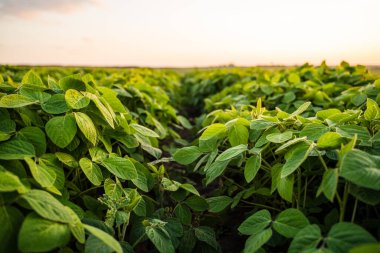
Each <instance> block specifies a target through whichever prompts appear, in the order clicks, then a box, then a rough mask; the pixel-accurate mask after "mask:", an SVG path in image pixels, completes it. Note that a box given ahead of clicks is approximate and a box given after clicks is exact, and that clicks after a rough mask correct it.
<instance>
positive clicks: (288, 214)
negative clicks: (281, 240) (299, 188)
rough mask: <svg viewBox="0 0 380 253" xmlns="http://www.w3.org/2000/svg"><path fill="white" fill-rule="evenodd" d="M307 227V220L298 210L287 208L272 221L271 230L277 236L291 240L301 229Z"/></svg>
mask: <svg viewBox="0 0 380 253" xmlns="http://www.w3.org/2000/svg"><path fill="white" fill-rule="evenodd" d="M307 225H309V220H308V219H307V218H306V217H305V215H304V214H303V213H302V212H301V211H299V210H298V209H294V208H288V209H286V210H285V211H282V212H281V213H280V214H279V215H278V216H277V217H276V219H275V220H274V221H273V228H274V230H276V231H277V232H278V233H279V234H281V235H283V236H285V237H287V238H293V237H294V236H295V235H296V234H297V233H298V232H299V231H300V230H301V229H303V228H304V227H306V226H307Z"/></svg>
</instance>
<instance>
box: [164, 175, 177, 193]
mask: <svg viewBox="0 0 380 253" xmlns="http://www.w3.org/2000/svg"><path fill="white" fill-rule="evenodd" d="M161 184H162V187H163V188H164V190H167V191H172V192H175V191H177V190H178V188H179V186H180V185H181V184H180V183H179V182H177V181H174V180H170V179H169V178H166V177H164V178H162V180H161Z"/></svg>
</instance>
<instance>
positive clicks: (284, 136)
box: [266, 131, 293, 143]
mask: <svg viewBox="0 0 380 253" xmlns="http://www.w3.org/2000/svg"><path fill="white" fill-rule="evenodd" d="M292 136H293V133H292V132H291V131H285V132H283V133H273V134H268V135H267V136H266V138H267V140H268V141H270V142H273V143H283V142H285V141H288V140H290V139H291V138H292Z"/></svg>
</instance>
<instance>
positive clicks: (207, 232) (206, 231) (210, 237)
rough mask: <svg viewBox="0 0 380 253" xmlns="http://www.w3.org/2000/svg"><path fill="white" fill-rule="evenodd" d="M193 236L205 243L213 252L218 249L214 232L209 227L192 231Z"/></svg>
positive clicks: (201, 227)
mask: <svg viewBox="0 0 380 253" xmlns="http://www.w3.org/2000/svg"><path fill="white" fill-rule="evenodd" d="M194 232H195V236H196V237H197V238H198V240H200V241H202V242H205V243H207V244H208V245H210V246H211V247H213V248H214V249H215V250H217V249H218V247H219V245H218V242H217V241H216V238H215V232H214V230H212V228H210V227H206V226H200V227H197V228H195V229H194Z"/></svg>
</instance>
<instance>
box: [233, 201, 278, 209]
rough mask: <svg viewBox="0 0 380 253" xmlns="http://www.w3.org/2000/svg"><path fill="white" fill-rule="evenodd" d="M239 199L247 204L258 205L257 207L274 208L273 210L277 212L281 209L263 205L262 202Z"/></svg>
mask: <svg viewBox="0 0 380 253" xmlns="http://www.w3.org/2000/svg"><path fill="white" fill-rule="evenodd" d="M240 201H241V202H243V203H246V204H249V205H253V206H259V207H263V208H267V209H271V210H275V211H278V212H280V211H281V210H280V209H278V208H275V207H272V206H267V205H264V204H259V203H254V202H250V201H246V200H240Z"/></svg>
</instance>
